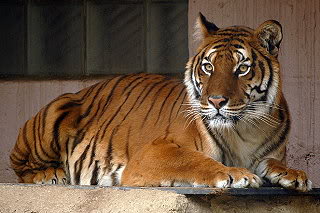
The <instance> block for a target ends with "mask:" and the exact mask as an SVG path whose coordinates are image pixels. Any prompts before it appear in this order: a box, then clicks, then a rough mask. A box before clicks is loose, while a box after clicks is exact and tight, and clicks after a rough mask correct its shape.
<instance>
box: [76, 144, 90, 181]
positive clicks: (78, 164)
mask: <svg viewBox="0 0 320 213" xmlns="http://www.w3.org/2000/svg"><path fill="white" fill-rule="evenodd" d="M89 147H90V144H88V145H87V146H86V148H85V150H84V152H82V154H81V156H80V158H78V160H77V161H76V162H75V165H76V167H77V168H76V169H75V172H76V173H75V175H74V177H75V184H77V185H78V184H79V183H80V176H81V170H82V166H83V161H84V160H85V158H86V156H87V153H88V150H89Z"/></svg>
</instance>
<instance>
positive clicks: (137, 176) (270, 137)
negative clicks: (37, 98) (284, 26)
mask: <svg viewBox="0 0 320 213" xmlns="http://www.w3.org/2000/svg"><path fill="white" fill-rule="evenodd" d="M196 36H197V37H198V39H199V41H200V45H199V48H198V51H197V53H196V55H195V56H194V57H191V58H190V59H189V61H188V63H187V67H186V72H185V79H184V81H182V80H180V79H176V78H172V77H167V76H163V75H156V74H132V75H121V76H117V77H114V78H112V79H110V80H106V81H102V82H100V83H97V84H95V85H93V86H90V87H88V88H85V89H83V90H81V91H79V92H77V93H74V94H73V93H67V94H63V95H61V96H59V97H58V98H56V99H55V100H53V101H52V102H51V103H49V104H48V105H46V106H45V107H44V108H42V109H41V110H40V112H38V113H37V114H36V115H35V116H34V117H33V118H31V119H30V120H28V121H27V122H26V123H25V125H24V126H23V127H22V129H20V133H19V136H18V139H17V143H16V145H15V147H14V149H13V151H12V153H11V156H10V159H11V165H12V168H13V169H14V171H15V172H16V174H17V176H18V177H19V181H20V182H24V183H53V184H81V185H105V186H111V185H123V186H184V185H191V186H210V187H220V188H224V187H233V188H242V187H259V186H260V185H261V184H262V180H269V181H270V182H271V183H273V184H280V185H282V186H283V187H286V188H293V189H297V190H300V191H307V190H310V189H311V182H310V181H309V180H308V179H307V177H306V174H305V173H304V172H303V171H298V170H293V169H289V168H287V167H286V166H285V165H284V160H285V145H286V143H287V138H288V133H289V129H290V116H289V111H288V107H287V103H286V101H285V98H284V96H283V93H282V88H281V76H280V65H279V61H278V59H277V55H278V51H279V45H280V42H281V39H282V30H281V25H280V24H279V23H278V22H276V21H272V20H270V21H266V22H264V23H262V24H261V25H260V26H259V27H258V28H257V29H256V30H253V29H250V28H248V27H242V26H233V27H228V28H222V29H219V28H218V27H216V26H215V25H214V24H213V23H210V22H208V21H207V20H206V18H205V17H204V16H203V15H201V14H200V15H199V18H198V20H197V26H196Z"/></svg>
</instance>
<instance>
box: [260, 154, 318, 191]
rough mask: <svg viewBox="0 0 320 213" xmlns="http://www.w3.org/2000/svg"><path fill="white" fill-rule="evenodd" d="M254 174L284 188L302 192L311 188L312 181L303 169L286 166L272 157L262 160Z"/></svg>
mask: <svg viewBox="0 0 320 213" xmlns="http://www.w3.org/2000/svg"><path fill="white" fill-rule="evenodd" d="M256 174H258V175H259V176H260V177H262V178H266V179H267V180H269V181H270V182H271V183H272V184H280V185H281V186H282V187H284V188H286V189H295V190H297V191H302V192H306V191H310V190H311V189H312V182H311V181H310V180H308V178H307V175H306V173H305V172H304V171H301V170H295V169H290V168H287V167H285V166H284V165H282V164H279V163H277V161H276V160H273V159H266V160H264V161H262V162H261V163H260V164H259V165H258V167H257V169H256Z"/></svg>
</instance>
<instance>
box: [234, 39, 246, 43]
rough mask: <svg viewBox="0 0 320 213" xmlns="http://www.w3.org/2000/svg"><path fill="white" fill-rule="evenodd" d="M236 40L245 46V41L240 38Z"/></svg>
mask: <svg viewBox="0 0 320 213" xmlns="http://www.w3.org/2000/svg"><path fill="white" fill-rule="evenodd" d="M233 39H234V40H237V41H239V42H240V43H242V44H244V40H242V39H240V38H233Z"/></svg>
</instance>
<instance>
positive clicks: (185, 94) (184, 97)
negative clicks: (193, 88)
mask: <svg viewBox="0 0 320 213" xmlns="http://www.w3.org/2000/svg"><path fill="white" fill-rule="evenodd" d="M187 94H188V92H186V93H184V96H183V99H182V101H181V103H180V106H179V109H178V110H177V113H176V117H177V116H178V114H179V112H180V109H181V107H182V105H183V103H184V102H185V101H184V100H185V99H186V97H187Z"/></svg>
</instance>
